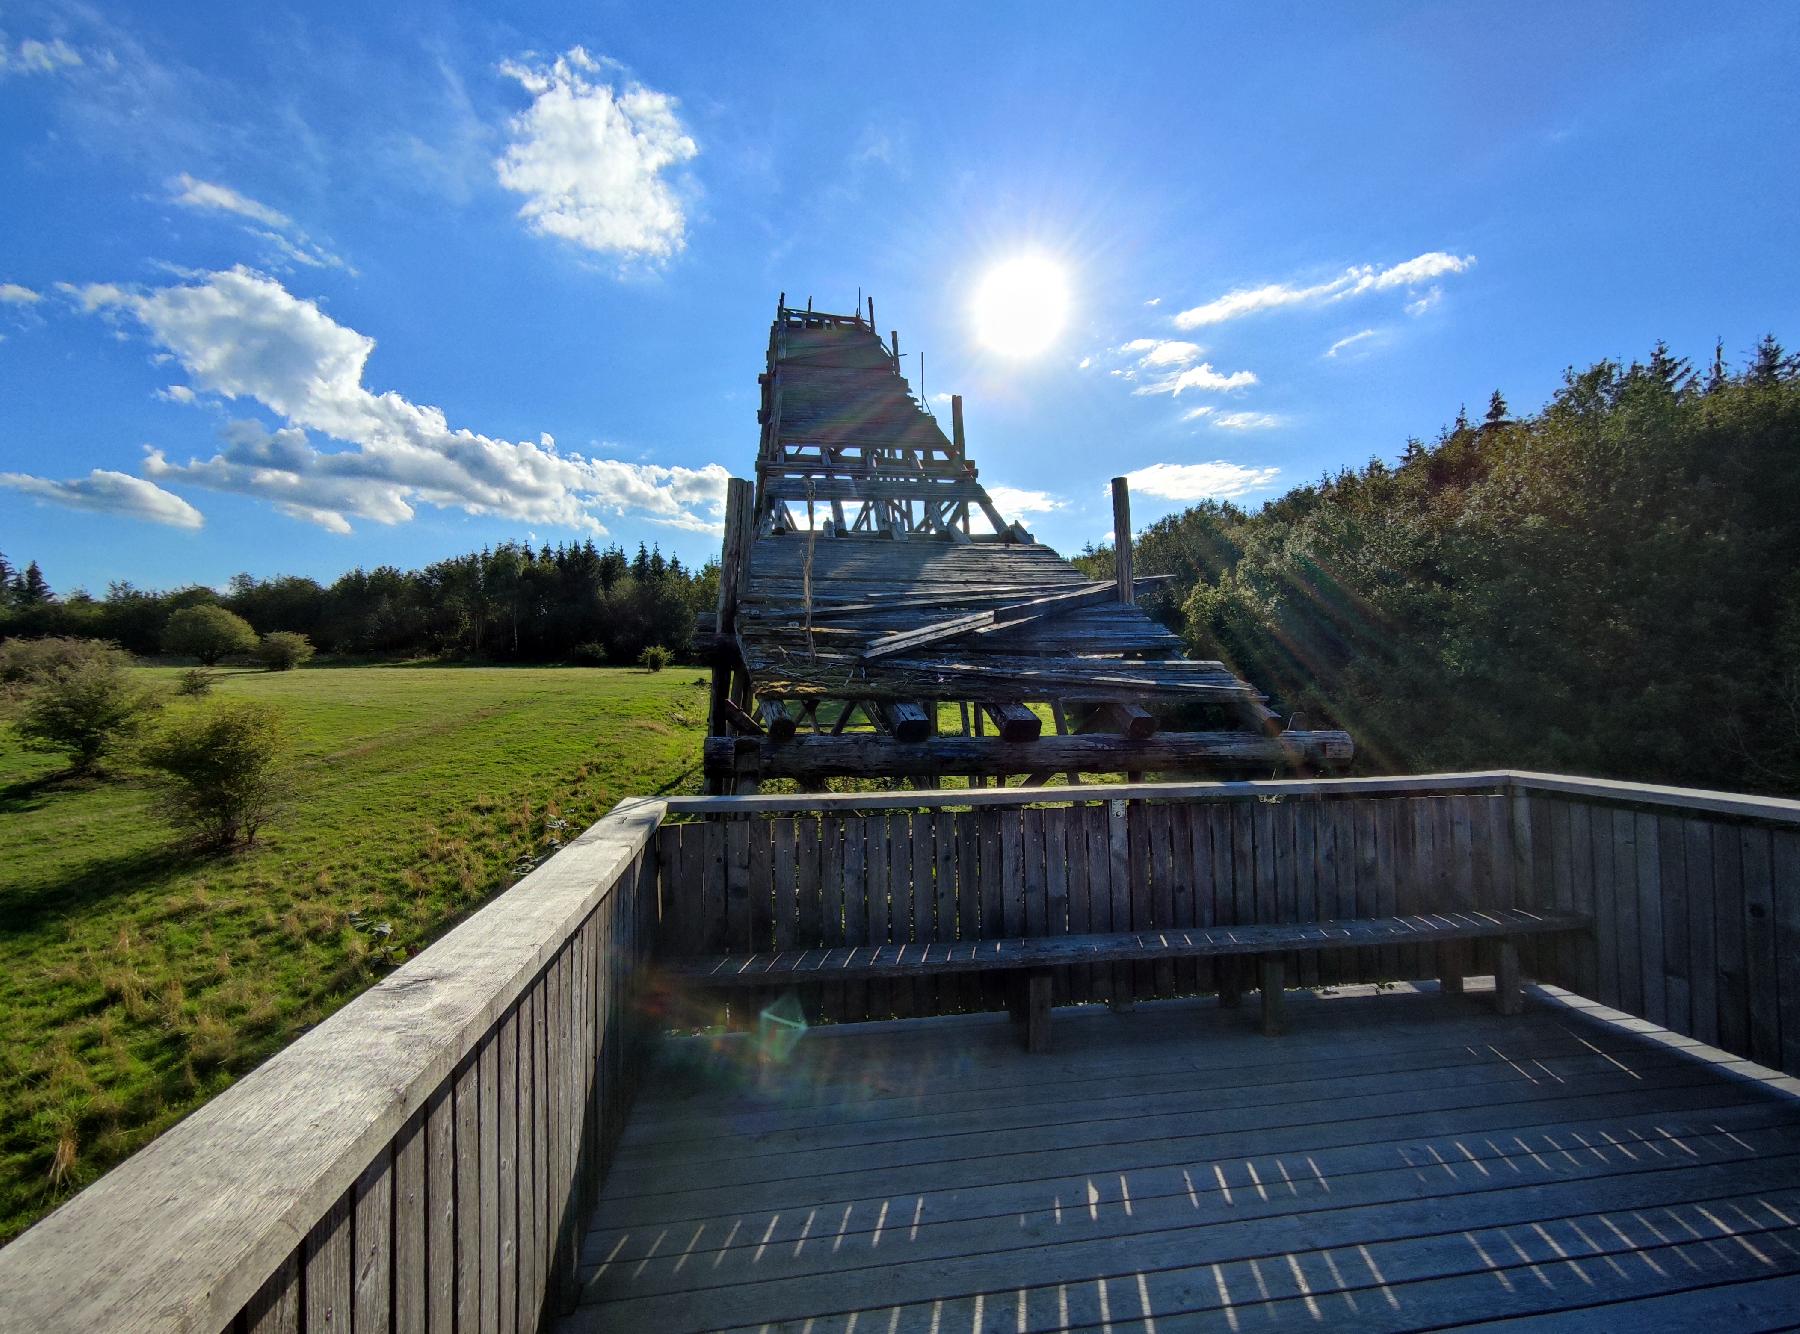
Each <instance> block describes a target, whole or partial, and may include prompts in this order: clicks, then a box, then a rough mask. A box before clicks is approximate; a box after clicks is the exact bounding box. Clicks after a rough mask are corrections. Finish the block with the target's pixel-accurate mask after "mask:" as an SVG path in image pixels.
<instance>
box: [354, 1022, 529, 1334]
mask: <svg viewBox="0 0 1800 1334" xmlns="http://www.w3.org/2000/svg"><path fill="white" fill-rule="evenodd" d="M496 1073H497V1075H498V1078H497V1080H496V1081H495V1085H494V1104H495V1108H496V1111H497V1116H498V1120H499V1133H498V1135H497V1137H496V1138H497V1146H496V1154H497V1163H498V1168H499V1170H498V1174H497V1175H498V1181H497V1186H498V1194H497V1196H496V1200H495V1211H496V1222H495V1235H494V1252H495V1258H496V1259H497V1260H498V1262H499V1264H498V1269H499V1282H500V1289H499V1299H498V1305H497V1306H496V1307H495V1319H496V1324H497V1327H498V1328H499V1330H500V1331H501V1334H513V1331H515V1330H517V1329H518V1327H519V1175H518V1162H519V1011H518V1007H517V1006H515V1007H514V1008H513V1009H512V1010H511V1011H510V1012H509V1013H508V1014H507V1016H506V1018H505V1019H504V1020H503V1021H502V1022H501V1025H500V1033H499V1039H498V1051H497V1060H496ZM359 1329H360V1326H359Z"/></svg>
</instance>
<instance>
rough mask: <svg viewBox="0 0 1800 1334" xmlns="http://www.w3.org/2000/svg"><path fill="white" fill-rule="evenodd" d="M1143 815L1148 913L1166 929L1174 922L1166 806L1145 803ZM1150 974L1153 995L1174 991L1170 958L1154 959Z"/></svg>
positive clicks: (1161, 928) (1172, 858) (1158, 924)
mask: <svg viewBox="0 0 1800 1334" xmlns="http://www.w3.org/2000/svg"><path fill="white" fill-rule="evenodd" d="M1144 816H1145V820H1144V837H1145V840H1146V842H1147V845H1148V846H1147V848H1146V861H1147V862H1148V869H1149V872H1150V876H1149V880H1150V886H1149V887H1150V891H1151V893H1150V901H1151V912H1152V914H1153V915H1154V917H1155V920H1156V929H1157V930H1158V931H1167V930H1169V929H1170V928H1171V927H1173V926H1174V925H1175V885H1174V878H1175V865H1174V855H1173V849H1172V847H1171V842H1172V840H1173V838H1174V833H1173V830H1172V829H1171V827H1170V822H1169V807H1168V806H1167V805H1165V804H1163V803H1162V802H1153V803H1147V804H1146V805H1145V806H1144ZM1151 976H1152V978H1153V982H1154V986H1155V994H1156V995H1158V996H1173V995H1175V994H1176V992H1175V965H1174V962H1173V961H1172V960H1169V959H1158V960H1157V961H1156V966H1155V967H1154V968H1153V969H1152V970H1151Z"/></svg>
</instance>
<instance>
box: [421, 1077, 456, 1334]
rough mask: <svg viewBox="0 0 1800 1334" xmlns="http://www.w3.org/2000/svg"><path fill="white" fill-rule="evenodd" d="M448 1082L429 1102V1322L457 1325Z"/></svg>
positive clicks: (452, 1118) (452, 1112) (452, 1119)
mask: <svg viewBox="0 0 1800 1334" xmlns="http://www.w3.org/2000/svg"><path fill="white" fill-rule="evenodd" d="M454 1088H455V1083H454V1081H453V1080H446V1081H444V1083H443V1085H442V1086H441V1087H439V1088H438V1090H437V1091H436V1092H434V1093H433V1094H432V1095H431V1097H430V1098H429V1099H428V1100H427V1101H426V1103H425V1205H426V1209H427V1213H426V1222H425V1252H426V1257H427V1258H426V1280H427V1281H426V1284H425V1326H426V1328H427V1329H430V1330H441V1329H454V1327H455V1324H456V1244H457V1227H456V1099H455V1095H454V1092H453V1090H454Z"/></svg>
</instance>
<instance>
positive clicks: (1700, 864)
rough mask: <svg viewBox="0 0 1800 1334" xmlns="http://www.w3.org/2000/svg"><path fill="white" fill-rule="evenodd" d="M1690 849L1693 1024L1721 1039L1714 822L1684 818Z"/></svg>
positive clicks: (1699, 1033)
mask: <svg viewBox="0 0 1800 1334" xmlns="http://www.w3.org/2000/svg"><path fill="white" fill-rule="evenodd" d="M1682 837H1683V842H1684V844H1685V846H1686V851H1687V864H1686V875H1685V877H1684V884H1683V891H1684V894H1685V896H1686V899H1687V925H1688V941H1687V944H1688V985H1689V988H1690V991H1689V995H1690V998H1691V999H1692V1001H1693V1007H1694V1008H1693V1021H1692V1022H1693V1027H1692V1028H1690V1029H1689V1030H1688V1031H1689V1032H1690V1033H1691V1034H1692V1035H1693V1036H1694V1037H1697V1038H1699V1039H1700V1041H1702V1042H1713V1043H1716V1042H1717V1041H1718V1040H1719V956H1718V949H1717V942H1716V939H1715V937H1716V931H1717V928H1716V925H1715V923H1714V920H1713V861H1712V843H1713V826H1712V824H1711V823H1710V822H1709V821H1706V820H1700V819H1687V820H1683V821H1682Z"/></svg>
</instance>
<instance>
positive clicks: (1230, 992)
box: [1219, 957, 1244, 1010]
mask: <svg viewBox="0 0 1800 1334" xmlns="http://www.w3.org/2000/svg"><path fill="white" fill-rule="evenodd" d="M1243 1003H1244V962H1243V960H1242V959H1233V958H1230V957H1227V958H1223V959H1220V960H1219V1006H1220V1008H1221V1009H1226V1010H1235V1009H1238V1008H1240V1007H1241V1006H1242V1005H1243Z"/></svg>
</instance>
